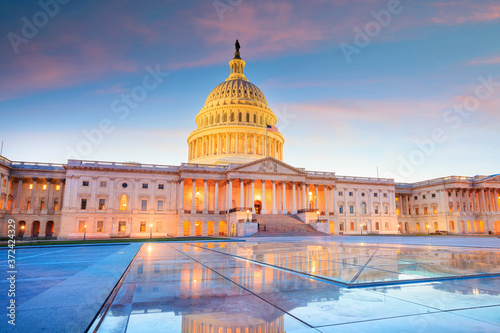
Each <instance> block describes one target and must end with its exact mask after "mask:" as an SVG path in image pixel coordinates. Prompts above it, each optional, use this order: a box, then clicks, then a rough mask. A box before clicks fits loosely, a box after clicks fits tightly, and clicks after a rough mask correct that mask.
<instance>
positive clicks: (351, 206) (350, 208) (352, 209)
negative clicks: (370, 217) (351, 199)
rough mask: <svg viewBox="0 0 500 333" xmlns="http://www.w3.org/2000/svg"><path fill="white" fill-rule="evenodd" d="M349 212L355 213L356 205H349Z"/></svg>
mask: <svg viewBox="0 0 500 333" xmlns="http://www.w3.org/2000/svg"><path fill="white" fill-rule="evenodd" d="M349 213H351V214H354V206H353V205H350V206H349Z"/></svg>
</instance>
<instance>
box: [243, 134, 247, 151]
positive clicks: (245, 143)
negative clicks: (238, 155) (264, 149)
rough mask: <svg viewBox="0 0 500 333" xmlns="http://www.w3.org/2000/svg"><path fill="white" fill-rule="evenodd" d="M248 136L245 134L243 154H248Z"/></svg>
mask: <svg viewBox="0 0 500 333" xmlns="http://www.w3.org/2000/svg"><path fill="white" fill-rule="evenodd" d="M247 141H248V135H247V133H245V141H243V153H245V154H248V149H247V148H248V143H247Z"/></svg>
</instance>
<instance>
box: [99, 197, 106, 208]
mask: <svg viewBox="0 0 500 333" xmlns="http://www.w3.org/2000/svg"><path fill="white" fill-rule="evenodd" d="M105 204H106V199H99V210H104V208H105Z"/></svg>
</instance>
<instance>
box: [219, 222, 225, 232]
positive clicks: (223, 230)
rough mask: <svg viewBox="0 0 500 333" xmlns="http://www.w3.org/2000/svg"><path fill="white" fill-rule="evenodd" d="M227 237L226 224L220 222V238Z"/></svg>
mask: <svg viewBox="0 0 500 333" xmlns="http://www.w3.org/2000/svg"><path fill="white" fill-rule="evenodd" d="M225 235H226V222H224V221H220V222H219V236H225Z"/></svg>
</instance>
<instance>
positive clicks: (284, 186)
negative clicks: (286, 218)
mask: <svg viewBox="0 0 500 333" xmlns="http://www.w3.org/2000/svg"><path fill="white" fill-rule="evenodd" d="M282 185H283V190H282V191H283V192H282V195H281V197H282V200H283V212H282V214H288V210H287V207H286V182H285V181H283V183H282Z"/></svg>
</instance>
